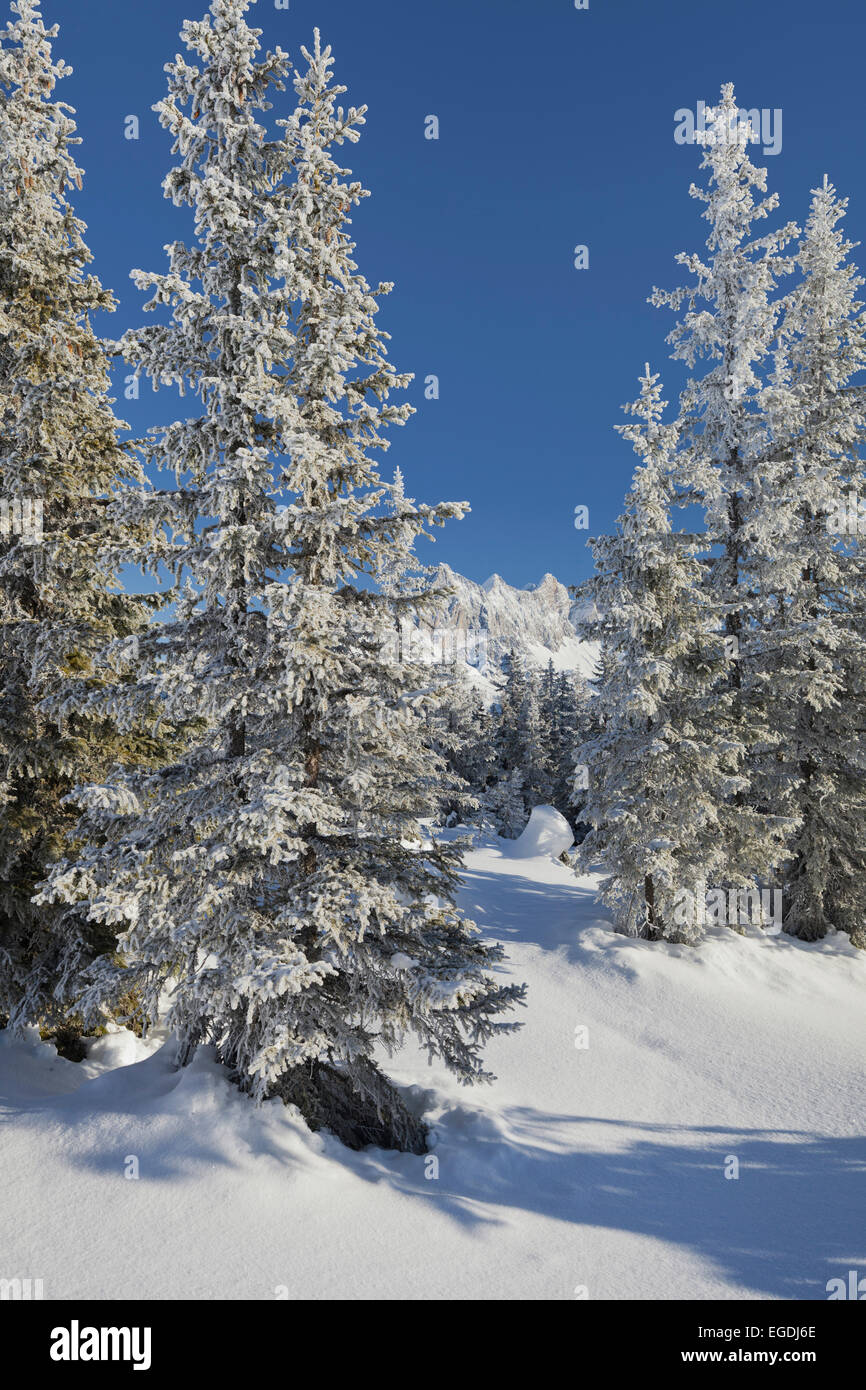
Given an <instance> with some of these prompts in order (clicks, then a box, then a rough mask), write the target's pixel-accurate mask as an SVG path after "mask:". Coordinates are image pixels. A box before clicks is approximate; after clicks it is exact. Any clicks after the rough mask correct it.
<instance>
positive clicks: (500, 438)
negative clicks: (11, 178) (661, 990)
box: [43, 0, 866, 585]
mask: <svg viewBox="0 0 866 1390" xmlns="http://www.w3.org/2000/svg"><path fill="white" fill-rule="evenodd" d="M205 8H206V0H44V4H43V13H44V16H45V19H46V22H49V23H50V22H54V21H57V22H59V23H60V25H61V35H60V38H59V40H58V42H57V47H56V51H57V53H58V54H60V55H62V56H63V57H64V58H65V59H66V60H67V61H68V62H69V63H71V64H72V66H73V67H74V69H75V72H74V75H73V76H72V77H71V78H69V79H67V80H66V81H65V82H64V83H63V84H62V86H61V89H60V92H59V95H60V96H62V97H63V99H65V100H67V101H69V102H70V103H71V104H72V105H73V106H75V107H76V109H77V112H78V123H79V134H80V135H81V136H82V137H83V141H84V143H83V146H82V148H81V152H80V160H81V162H82V164H83V166H84V169H85V171H86V179H85V186H84V191H83V193H82V194H81V195H79V197H78V199H77V203H76V206H77V210H78V211H79V213H80V215H81V216H82V217H83V218H84V219H85V221H86V222H87V223H88V227H89V231H88V241H89V244H90V246H91V249H92V250H93V252H94V256H95V266H94V269H95V270H96V272H97V273H98V274H99V276H100V278H101V279H102V280H103V283H104V284H106V285H108V286H110V287H111V288H112V289H113V290H114V291H115V293H116V295H117V296H118V298H119V299H120V301H121V303H120V308H119V310H118V312H117V313H116V314H115V315H114V316H113V318H111V319H106V320H105V323H104V325H102V331H104V332H106V333H110V334H111V335H112V336H119V334H120V333H121V332H122V331H123V329H125V328H126V327H128V326H131V325H134V324H137V323H139V322H141V321H142V315H141V305H142V303H143V297H142V296H141V295H140V294H139V292H138V291H137V290H136V289H135V288H134V286H133V285H132V284H131V282H130V280H129V270H130V268H131V267H133V266H137V267H141V268H143V269H156V270H162V269H163V268H164V265H165V257H164V253H163V250H162V248H163V246H164V244H165V243H166V242H168V241H170V240H173V239H175V238H176V237H178V236H183V235H185V221H184V217H183V214H182V213H180V212H179V211H177V210H176V209H174V208H172V206H171V204H170V203H168V202H167V201H164V200H163V197H162V192H161V187H160V185H161V181H162V179H163V177H164V175H165V173H166V172H167V170H168V168H169V167H170V163H171V159H170V139H169V137H168V135H167V134H166V133H165V132H164V131H163V130H162V129H161V128H160V126H159V124H158V121H157V118H156V116H155V115H154V114H153V113H152V112H151V109H150V108H151V106H152V104H153V103H154V102H155V101H156V100H158V99H159V97H161V96H162V95H163V92H164V90H165V77H164V74H163V71H162V69H163V64H164V63H165V62H166V61H167V60H168V59H169V58H171V57H172V56H173V55H174V54H175V53H176V52H178V51H179V49H180V47H181V45H180V44H179V41H178V37H177V35H178V31H179V29H180V26H181V23H182V21H183V20H184V19H185V18H198V17H200V15H201V14H202V13H203V12H204V10H205ZM252 15H253V17H252V19H251V22H252V23H254V24H256V26H257V27H260V28H262V29H263V31H264V33H263V43H264V44H265V46H274V45H275V44H277V43H279V44H280V45H281V46H282V47H283V48H284V49H287V50H288V52H289V53H290V55H292V56H293V57H294V56H299V50H300V46H301V44H303V43H307V42H308V41H309V38H310V35H311V33H312V30H313V28H314V26H316V25H318V26H319V27H320V28H321V30H322V34H323V38H324V39H325V41H326V42H328V43H330V44H331V45H332V47H333V49H334V54H335V58H336V72H337V75H338V77H339V79H340V80H341V81H342V82H344V83H345V84H346V85H347V86H348V88H349V93H348V98H347V99H348V101H350V102H352V103H354V104H356V105H360V104H363V103H366V104H367V105H368V106H369V108H370V110H369V113H368V124H367V127H366V130H365V133H364V136H363V138H362V140H361V143H360V144H359V145H358V146H356V147H354V148H351V150H350V153H349V155H348V156H347V160H348V162H349V163H351V165H352V167H353V169H354V171H355V173H356V175H357V176H358V177H359V178H360V179H361V180H362V181H363V182H364V183H365V185H366V187H367V188H369V189H370V190H371V192H372V194H373V196H372V197H371V198H369V199H368V200H366V202H365V203H364V204H363V205H362V207H361V209H360V210H359V211H358V213H357V214H356V218H355V224H354V231H355V235H356V239H357V243H358V261H359V264H360V267H361V269H362V270H363V272H364V273H365V275H366V276H367V278H368V280H370V281H371V282H372V283H375V282H376V281H378V280H379V279H387V280H394V281H395V282H396V288H395V291H394V293H393V295H392V296H391V297H390V299H389V300H388V301H386V304H385V307H384V310H383V316H382V322H383V325H384V326H385V327H386V328H387V329H388V330H389V331H390V332H391V334H392V336H393V343H392V358H393V361H394V364H395V366H396V367H398V368H399V369H400V370H404V371H412V372H414V373H415V374H416V381H415V383H414V385H413V387H412V388H411V390H410V393H409V394H410V399H411V400H412V401H413V403H414V404H415V405H416V406H417V408H418V414H417V415H416V416H415V417H414V418H413V419H412V421H411V422H410V423H409V425H408V426H407V427H406V428H405V429H404V430H401V431H395V432H394V434H393V439H394V442H393V446H392V449H391V451H390V454H389V455H388V456H387V460H386V467H388V468H390V467H392V466H396V465H399V466H400V467H401V468H402V470H403V472H404V475H405V478H406V486H407V491H408V492H409V493H410V495H412V496H415V497H418V498H421V499H423V500H425V501H430V502H434V501H438V500H443V499H452V498H453V499H462V498H466V499H468V500H469V501H470V502H471V504H472V513H471V515H470V516H469V517H468V518H467V519H466V520H464V521H463V522H455V523H452V524H451V526H449V527H448V528H447V530H445V531H440V532H439V533H438V539H437V542H436V546H435V549H434V550H433V551H432V552H430V553H429V554H427V555H425V559H429V560H444V561H447V562H448V563H449V564H451V565H452V566H453V567H454V568H455V569H458V570H460V571H461V572H462V573H464V574H466V575H468V576H469V577H470V578H472V579H476V580H482V579H484V578H486V577H487V575H489V574H490V573H491V572H493V571H498V572H499V573H501V574H502V575H503V576H504V577H505V578H506V579H507V580H509V582H511V583H512V584H518V585H524V584H528V583H531V582H534V581H536V580H537V579H539V578H540V576H541V575H542V574H543V573H544V572H545V571H546V570H549V571H552V572H553V573H554V574H556V575H557V576H558V577H559V578H560V579H562V580H563V581H564V582H566V583H571V582H575V581H577V580H579V579H581V578H583V577H585V575H586V574H587V573H588V571H589V568H590V558H589V554H588V551H587V550H586V533H585V532H578V531H576V530H575V529H574V525H573V514H574V508H575V506H576V505H578V504H584V505H587V506H588V507H589V508H590V530H591V532H592V533H599V532H604V531H607V530H610V528H611V526H612V523H613V520H614V518H615V516H616V515H617V514H618V512H619V510H620V508H621V503H622V498H623V495H624V493H625V491H626V489H627V487H628V483H629V479H630V475H631V470H632V465H633V458H634V456H633V454H632V452H631V449H630V446H629V445H628V444H627V443H625V442H624V441H621V440H620V439H619V438H618V436H617V435H616V434H615V433H614V431H613V425H614V424H615V423H618V422H621V421H622V419H623V418H624V417H623V415H622V412H621V410H620V406H621V404H622V403H623V402H624V401H627V400H631V399H633V397H634V396H635V395H636V394H637V386H636V378H637V375H638V373H639V372H640V371H641V370H642V366H643V363H644V362H645V361H646V360H649V361H650V363H651V365H652V366H653V369H654V370H661V371H662V372H663V374H664V377H665V381H666V383H667V385H668V388H669V389H668V391H667V392H666V395H667V396H668V399H670V400H671V401H675V399H676V392H677V391H678V389H679V387H680V385H681V375H680V369H679V367H678V366H677V365H675V364H673V363H670V362H669V361H668V359H667V352H668V349H667V346H666V344H665V336H666V334H667V333H668V332H669V330H670V328H671V327H672V317H671V315H670V313H669V311H664V310H658V309H653V308H652V307H650V306H649V305H648V304H647V303H646V298H647V295H648V294H649V293H650V291H651V289H652V287H653V285H661V286H665V287H669V286H673V285H675V284H677V283H679V278H680V277H679V271H678V268H677V267H676V266H675V264H674V256H675V254H676V252H678V251H680V250H695V249H699V248H700V247H701V246H702V244H703V241H704V236H705V232H704V224H703V222H702V221H701V219H700V210H701V209H700V205H699V204H698V203H697V202H695V201H694V200H692V199H690V198H689V196H688V188H689V184H690V182H691V181H692V179H693V178H696V177H697V166H698V162H699V153H698V151H697V149H696V147H695V146H694V145H681V144H677V143H676V142H675V140H674V128H675V122H674V113H675V111H676V110H677V109H678V108H686V107H690V108H694V107H695V106H696V103H697V102H698V100H705V101H707V102H711V101H712V100H713V99H714V98H715V97H716V96H717V95H718V91H719V87H720V85H721V83H722V82H724V81H733V82H734V83H735V86H736V91H737V96H738V99H739V102H740V105H741V106H743V107H748V108H750V107H759V108H768V109H771V110H774V109H776V108H779V109H781V111H782V147H781V151H780V153H778V154H776V155H773V156H770V157H769V158H767V159H766V160H764V159H763V158H760V157H759V156H758V155H753V158H754V159H755V161H756V162H758V163H765V164H766V165H767V168H768V170H769V186H770V188H771V189H775V190H778V192H779V194H780V196H781V199H782V206H781V209H780V216H781V217H784V219H786V220H787V219H788V218H795V219H797V220H798V221H800V222H802V220H803V219H804V217H805V215H806V211H807V207H808V201H809V190H810V189H811V188H812V187H814V186H815V185H816V184H817V183H819V182H820V180H821V177H822V175H823V174H824V173H825V172H826V173H828V174H829V176H830V178H831V179H832V180H833V182H834V183H835V184H836V186H837V188H838V189H839V191H840V192H841V193H842V194H847V195H848V196H849V197H850V200H851V202H850V210H849V218H848V228H847V230H848V234H849V236H851V237H852V239H854V240H866V187H864V184H866V177H864V158H863V149H864V137H866V112H864V108H863V100H862V87H863V84H862V71H863V51H864V40H866V6H864V4H863V0H822V3H821V4H816V3H811V2H807V0H725V3H724V4H722V5H716V6H709V5H702V4H700V3H696V0H589V9H588V10H577V9H575V7H574V0H364V3H359V0H290V7H289V8H288V9H287V10H283V9H277V8H276V6H275V3H274V0H259V3H258V4H257V5H256V6H254V8H253V12H252ZM290 100H291V97H290V95H289V94H287V95H286V105H287V109H288V105H289V102H290ZM279 114H280V112H279V111H275V112H274V113H273V115H274V116H276V115H279ZM128 115H137V116H139V118H140V121H141V133H140V139H139V140H138V141H130V140H126V139H125V138H124V121H125V118H126V117H127V116H128ZM429 115H436V116H437V117H438V118H439V122H440V138H439V139H438V141H433V140H427V139H425V118H426V117H427V116H429ZM578 244H581V245H586V246H588V248H589V268H588V269H587V270H580V271H579V270H576V269H575V268H574V248H575V246H576V245H578ZM431 374H435V375H436V376H438V377H439V380H440V398H439V399H438V400H436V401H427V400H425V398H424V381H425V378H426V377H428V375H431ZM122 375H123V372H122V369H120V368H119V369H118V372H117V384H118V396H119V397H120V400H119V404H118V407H117V408H118V413H122V414H124V415H125V417H126V418H127V419H128V420H129V421H130V423H131V425H132V427H133V430H134V432H136V433H143V432H144V430H145V429H146V428H147V427H148V426H149V425H152V424H159V423H163V422H166V421H167V420H169V419H171V418H174V414H175V410H174V402H173V397H172V396H171V395H170V393H168V392H161V393H160V394H158V395H155V396H154V395H153V394H152V393H151V391H150V388H149V387H147V386H145V387H144V388H143V390H142V396H141V400H140V401H139V402H138V403H130V402H126V401H123V399H122Z"/></svg>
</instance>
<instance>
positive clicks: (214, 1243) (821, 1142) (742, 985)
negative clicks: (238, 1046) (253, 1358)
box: [0, 835, 866, 1299]
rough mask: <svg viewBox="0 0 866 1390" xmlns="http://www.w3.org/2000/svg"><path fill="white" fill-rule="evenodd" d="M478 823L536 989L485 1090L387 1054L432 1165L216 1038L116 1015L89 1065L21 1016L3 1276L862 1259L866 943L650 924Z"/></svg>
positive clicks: (800, 1284)
mask: <svg viewBox="0 0 866 1390" xmlns="http://www.w3.org/2000/svg"><path fill="white" fill-rule="evenodd" d="M475 838H476V847H475V849H474V850H472V851H471V852H470V853H469V854H468V856H467V861H466V872H465V887H464V891H463V894H462V905H463V907H464V908H465V909H466V910H467V912H468V913H469V915H471V916H472V917H473V918H474V919H475V921H476V922H477V923H478V925H479V926H480V927H481V928H482V930H483V931H484V932H485V934H487V935H489V936H491V937H495V938H497V939H500V940H502V941H503V942H504V943H505V945H506V947H507V950H508V956H509V960H508V963H507V967H505V969H507V972H508V973H509V974H511V975H513V976H515V977H516V978H518V979H521V980H526V981H527V983H528V984H529V999H528V1006H527V1008H526V1009H525V1010H521V1011H520V1013H519V1017H520V1021H521V1022H522V1023H523V1024H524V1027H523V1028H522V1030H521V1031H520V1032H519V1033H518V1034H517V1035H515V1036H511V1037H504V1038H501V1039H498V1040H497V1041H496V1042H495V1043H494V1044H492V1045H491V1046H490V1047H489V1048H488V1049H487V1054H486V1059H487V1062H488V1064H489V1065H490V1067H491V1068H492V1069H493V1070H494V1071H495V1072H496V1073H497V1075H498V1080H497V1082H496V1083H495V1084H494V1085H493V1086H492V1087H482V1088H472V1089H468V1090H467V1089H462V1088H461V1087H459V1086H458V1085H456V1083H455V1082H454V1081H453V1080H452V1079H451V1078H450V1077H449V1076H448V1075H447V1073H446V1072H445V1071H444V1070H443V1069H442V1068H441V1067H440V1066H438V1065H434V1066H433V1067H432V1068H430V1069H428V1068H427V1063H426V1058H425V1057H422V1056H421V1055H420V1054H419V1053H417V1050H416V1049H415V1048H414V1047H413V1048H408V1049H407V1050H406V1051H405V1052H404V1053H402V1054H401V1055H400V1057H399V1058H397V1059H395V1061H394V1062H392V1063H391V1065H390V1070H391V1073H392V1075H394V1076H396V1077H397V1079H398V1080H399V1081H400V1082H401V1083H402V1084H405V1085H406V1086H408V1087H410V1088H411V1089H410V1092H409V1095H410V1098H414V1102H415V1103H417V1104H418V1105H422V1106H423V1108H424V1110H425V1112H426V1113H427V1114H428V1115H429V1117H430V1118H431V1121H432V1123H433V1125H434V1130H435V1148H434V1150H433V1153H434V1157H435V1158H436V1159H437V1161H438V1169H439V1172H438V1177H428V1176H426V1174H427V1173H428V1172H429V1171H430V1170H431V1168H432V1167H433V1165H431V1164H430V1162H429V1160H425V1159H423V1158H417V1157H411V1156H406V1155H399V1154H393V1153H384V1152H382V1151H379V1150H369V1151H367V1152H366V1153H363V1154H353V1153H350V1152H349V1151H347V1150H345V1149H344V1148H343V1147H342V1146H341V1145H340V1144H339V1143H337V1142H336V1141H335V1140H333V1139H332V1138H330V1137H329V1136H327V1135H311V1134H310V1133H309V1131H308V1130H307V1129H306V1127H305V1126H304V1125H303V1123H302V1122H301V1121H300V1120H299V1118H298V1117H297V1115H296V1114H295V1113H294V1112H291V1111H287V1110H286V1109H285V1108H284V1107H283V1106H282V1105H281V1104H280V1103H279V1102H272V1103H269V1104H268V1105H266V1106H265V1107H264V1108H263V1109H262V1110H260V1111H255V1110H254V1109H253V1107H252V1106H251V1105H250V1103H249V1101H248V1100H247V1099H245V1098H243V1097H241V1096H240V1095H239V1094H238V1093H237V1092H236V1091H235V1090H234V1089H233V1088H232V1087H231V1086H230V1085H229V1083H228V1082H227V1081H226V1079H225V1077H224V1074H223V1072H222V1069H221V1068H220V1067H219V1066H218V1065H217V1064H216V1063H215V1062H214V1061H213V1059H212V1056H211V1055H210V1053H209V1052H208V1050H207V1049H205V1050H203V1051H202V1052H201V1053H200V1054H199V1056H198V1057H197V1058H196V1060H195V1061H194V1063H193V1064H192V1065H191V1066H190V1067H189V1068H187V1069H186V1070H185V1071H184V1072H180V1073H178V1072H175V1071H174V1070H173V1069H172V1062H171V1057H172V1053H171V1047H170V1045H168V1046H164V1044H165V1041H166V1040H165V1039H164V1038H153V1039H151V1040H150V1041H149V1042H147V1043H142V1042H140V1041H139V1040H138V1039H136V1038H134V1037H133V1036H132V1035H131V1034H128V1033H126V1032H118V1033H114V1034H111V1035H109V1036H108V1037H106V1038H104V1039H101V1040H99V1041H98V1042H97V1043H95V1044H94V1045H93V1047H92V1048H91V1052H90V1055H89V1057H88V1060H87V1062H85V1063H84V1064H82V1065H80V1066H76V1065H74V1064H72V1063H69V1062H66V1061H64V1060H62V1059H61V1058H58V1057H57V1056H56V1054H55V1052H54V1050H53V1048H51V1047H49V1046H47V1045H45V1044H42V1043H40V1042H39V1041H38V1038H36V1037H35V1036H34V1038H32V1039H31V1040H29V1041H27V1042H24V1043H22V1042H20V1041H12V1040H11V1039H10V1038H9V1036H8V1035H7V1034H5V1033H0V1170H2V1173H3V1180H4V1193H3V1203H2V1210H0V1250H2V1260H0V1265H2V1268H0V1275H3V1276H4V1277H14V1276H17V1277H21V1278H26V1277H31V1278H42V1279H43V1280H44V1288H45V1297H46V1298H76V1299H78V1298H84V1299H89V1298H145V1299H168V1298H239V1299H259V1298H265V1299H268V1298H271V1299H272V1298H275V1297H277V1296H282V1297H286V1296H288V1297H289V1298H314V1299H324V1298H342V1299H354V1298H357V1299H369V1298H395V1299H447V1298H460V1299H478V1298H487V1299H523V1298H527V1299H573V1298H575V1296H576V1291H578V1290H580V1289H586V1291H587V1294H588V1297H589V1298H590V1299H617V1298H625V1299H646V1298H652V1299H680V1298H695V1297H696V1298H710V1299H737V1298H746V1297H759V1298H781V1299H804V1298H805V1299H813V1298H814V1299H823V1298H826V1291H825V1287H826V1282H827V1280H828V1279H830V1278H832V1277H838V1276H841V1277H843V1278H844V1277H846V1276H847V1272H848V1270H849V1269H860V1270H861V1271H862V1270H863V1269H864V1267H866V1240H864V1235H863V1229H862V1223H858V1220H857V1217H856V1215H855V1213H857V1212H858V1211H862V1203H863V1181H864V1173H866V1139H864V1136H863V1124H862V1118H863V1111H864V1104H863V1102H864V1089H866V1087H864V1081H863V1077H862V1058H863V1056H864V1055H866V1017H864V1010H863V1007H862V997H863V996H862V985H863V971H864V968H866V961H864V960H863V959H862V953H858V952H856V951H854V950H853V948H851V947H850V945H849V944H848V942H847V939H846V938H843V937H838V936H837V937H833V938H831V939H830V940H828V941H825V942H823V943H820V944H818V945H811V946H809V945H804V944H801V943H798V942H794V941H791V940H790V939H788V938H786V937H772V938H771V937H764V936H762V935H761V934H760V933H759V932H757V931H754V932H753V931H750V932H749V934H748V935H747V936H745V937H740V936H737V935H735V934H733V933H731V932H725V931H717V932H715V933H714V932H711V933H710V936H709V938H708V940H707V941H706V942H705V943H704V944H703V945H702V946H701V947H700V948H699V949H697V950H694V949H689V948H685V947H671V946H662V945H650V944H649V943H646V942H639V941H632V940H628V939H626V938H623V937H618V936H616V935H614V934H613V933H612V932H611V931H610V929H609V927H608V926H607V924H606V922H605V920H604V918H603V916H602V914H601V913H600V911H599V909H598V907H597V906H596V896H595V893H596V880H595V879H594V878H593V877H591V876H590V877H586V878H582V879H577V878H575V876H574V875H573V874H572V873H571V872H570V871H569V870H568V869H567V868H566V867H565V866H564V865H562V864H561V863H559V862H557V861H554V860H553V859H551V858H549V857H546V858H545V857H540V858H534V859H532V858H530V859H527V858H515V857H513V856H512V855H511V854H510V853H509V846H508V843H507V842H503V841H498V840H496V839H495V838H493V837H489V836H481V835H476V837H475ZM578 1028H586V1029H587V1030H588V1033H587V1035H586V1037H585V1040H586V1041H587V1042H588V1046H586V1047H579V1046H576V1045H575V1044H576V1042H580V1041H583V1040H584V1038H583V1037H582V1036H581V1035H576V1032H575V1030H576V1029H578ZM418 1082H421V1085H418V1084H417V1083H418ZM412 1083H416V1084H415V1085H414V1086H413V1085H412ZM130 1157H135V1158H136V1159H137V1161H138V1166H139V1174H140V1176H139V1178H138V1179H137V1180H134V1179H133V1180H130V1179H128V1178H126V1177H125V1176H124V1171H125V1168H128V1167H129V1166H130V1165H129V1163H128V1160H129V1158H130ZM729 1157H735V1158H736V1159H737V1160H738V1161H739V1165H740V1176H739V1178H738V1179H727V1178H726V1177H725V1165H726V1160H727V1159H728V1158H729Z"/></svg>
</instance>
